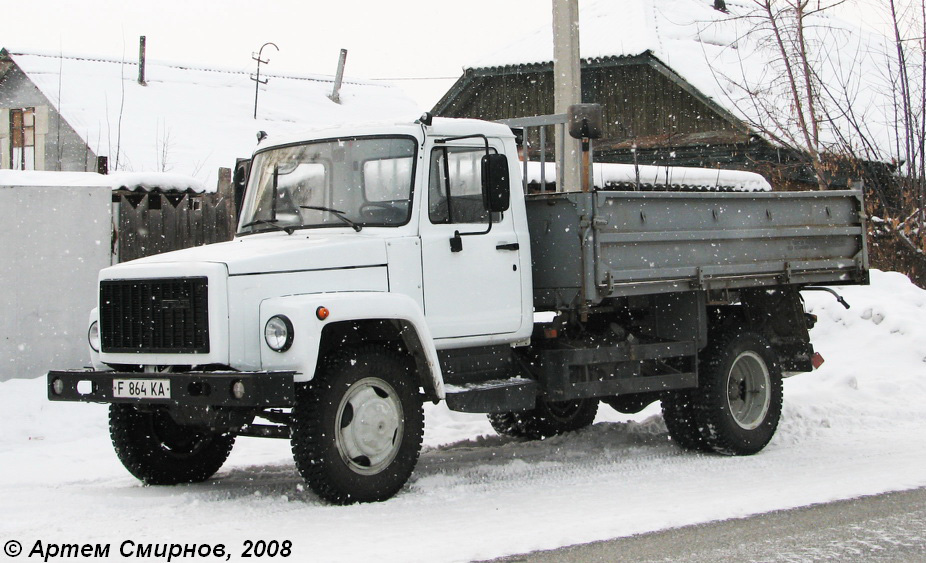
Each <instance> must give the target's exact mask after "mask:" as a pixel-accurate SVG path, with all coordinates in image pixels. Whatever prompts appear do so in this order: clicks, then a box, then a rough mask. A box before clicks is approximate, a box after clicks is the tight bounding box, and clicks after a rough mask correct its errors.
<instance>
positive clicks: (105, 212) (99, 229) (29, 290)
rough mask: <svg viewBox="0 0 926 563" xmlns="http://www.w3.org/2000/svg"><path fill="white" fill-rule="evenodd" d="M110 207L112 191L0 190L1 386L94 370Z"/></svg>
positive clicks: (90, 188) (107, 249) (16, 187)
mask: <svg viewBox="0 0 926 563" xmlns="http://www.w3.org/2000/svg"><path fill="white" fill-rule="evenodd" d="M111 200H112V192H111V190H110V188H108V187H18V186H14V187H10V186H0V264H2V268H3V269H2V272H0V381H4V380H7V379H12V378H32V377H39V376H41V375H44V373H45V372H46V371H48V370H49V369H52V368H80V367H83V366H86V365H89V363H90V356H89V353H88V351H87V319H88V318H89V315H90V310H91V309H92V308H93V307H95V306H96V291H97V290H96V288H97V274H98V272H99V270H100V269H101V268H105V267H106V266H109V263H110V233H111V217H112V215H111V209H110V207H111Z"/></svg>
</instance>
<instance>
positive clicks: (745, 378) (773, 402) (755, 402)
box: [693, 332, 783, 455]
mask: <svg viewBox="0 0 926 563" xmlns="http://www.w3.org/2000/svg"><path fill="white" fill-rule="evenodd" d="M700 379H701V385H700V387H699V388H698V389H697V390H696V391H695V392H694V393H693V398H694V403H695V404H696V407H697V408H696V409H695V413H694V414H695V418H696V422H697V424H698V427H699V429H700V433H701V437H702V438H703V440H704V442H705V443H706V444H707V445H708V446H709V447H710V448H711V449H713V450H714V451H716V452H718V453H722V454H726V455H750V454H754V453H757V452H759V451H761V450H762V449H763V448H764V447H765V446H766V445H767V444H768V443H769V441H770V440H771V439H772V437H773V436H774V435H775V430H776V429H777V428H778V421H779V420H780V419H781V405H782V397H783V392H782V380H781V369H780V368H779V366H778V362H777V361H776V359H775V354H774V351H773V350H772V348H771V346H770V345H769V344H768V342H767V341H766V340H765V338H763V337H761V336H760V335H758V334H755V333H751V332H742V333H731V334H727V335H724V336H721V337H720V338H719V339H717V341H716V343H715V344H714V345H712V346H709V347H708V349H707V350H706V352H705V353H704V355H703V356H702V360H701V373H700Z"/></svg>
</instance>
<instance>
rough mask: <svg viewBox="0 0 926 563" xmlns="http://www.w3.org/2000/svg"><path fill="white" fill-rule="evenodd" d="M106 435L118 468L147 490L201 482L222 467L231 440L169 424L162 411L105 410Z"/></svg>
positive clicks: (126, 407)
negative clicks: (124, 470)
mask: <svg viewBox="0 0 926 563" xmlns="http://www.w3.org/2000/svg"><path fill="white" fill-rule="evenodd" d="M109 433H110V436H111V437H112V441H113V447H114V449H115V450H116V455H117V456H118V457H119V460H120V461H121V462H122V465H124V466H125V468H126V469H128V470H129V473H131V474H132V475H134V476H135V477H137V478H138V479H140V480H141V481H143V482H144V483H145V484H147V485H175V484H177V483H198V482H201V481H205V480H206V479H208V478H209V477H211V476H212V475H213V474H215V472H216V471H218V470H219V468H221V467H222V464H224V463H225V460H226V459H228V454H230V453H231V450H232V446H234V445H235V436H234V435H231V434H221V433H219V432H214V431H212V430H209V429H207V428H198V427H193V426H184V425H180V424H177V423H176V422H174V419H173V418H171V416H170V414H169V413H168V412H167V411H165V410H163V409H155V410H150V411H145V410H139V409H137V408H136V407H135V406H134V405H128V404H113V405H110V406H109Z"/></svg>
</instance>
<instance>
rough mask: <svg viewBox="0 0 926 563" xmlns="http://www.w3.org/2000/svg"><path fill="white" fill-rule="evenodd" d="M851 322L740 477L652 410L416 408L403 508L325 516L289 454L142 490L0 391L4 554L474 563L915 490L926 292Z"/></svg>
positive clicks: (249, 450) (31, 394) (925, 396)
mask: <svg viewBox="0 0 926 563" xmlns="http://www.w3.org/2000/svg"><path fill="white" fill-rule="evenodd" d="M874 274H875V277H874V282H875V283H874V285H873V286H872V287H869V288H847V289H846V290H845V291H844V293H845V296H846V298H847V299H848V300H849V301H850V303H852V305H853V307H852V309H850V310H848V311H845V310H843V309H842V308H841V307H840V306H839V305H838V304H836V303H835V301H833V300H832V298H831V297H830V296H828V295H823V294H812V295H808V308H809V309H811V310H812V311H813V312H814V313H816V314H818V315H819V316H820V323H819V324H818V326H817V328H816V329H814V332H813V337H814V339H815V343H816V346H817V349H818V350H819V351H820V352H821V353H822V354H823V355H824V356H825V357H826V358H827V363H826V364H825V365H824V366H823V368H822V369H821V370H819V371H818V372H816V373H814V374H805V375H801V376H797V377H795V378H792V379H789V380H787V381H786V384H785V411H784V417H783V421H782V425H781V427H780V428H779V431H778V434H777V436H776V437H775V439H774V440H773V441H772V443H771V444H770V445H769V447H768V448H767V449H766V450H765V451H763V452H762V453H761V454H759V455H756V456H752V457H742V458H724V457H719V456H714V455H695V454H691V453H686V452H682V451H680V450H678V449H677V448H675V447H674V446H673V445H672V444H671V443H670V442H669V439H668V436H667V434H666V432H665V428H664V426H663V424H662V419H661V417H660V416H659V414H658V408H655V406H654V407H650V408H649V409H647V410H646V411H644V412H643V413H641V414H639V415H635V416H633V417H627V416H624V415H619V414H617V413H615V412H614V411H611V410H610V409H607V408H606V407H602V411H601V413H600V414H599V418H598V420H597V421H596V424H595V425H593V426H592V427H590V428H588V429H585V430H583V431H580V432H577V433H574V434H571V435H566V436H559V437H556V438H552V439H549V440H545V441H541V442H517V441H513V440H510V439H506V438H499V437H497V436H495V435H494V434H493V433H492V431H491V429H490V427H489V425H488V423H487V422H486V421H485V418H484V417H482V416H479V415H463V414H459V413H451V412H449V411H447V410H446V409H444V408H443V407H442V406H441V407H428V408H427V409H426V412H427V431H426V434H425V444H426V449H425V451H424V452H423V454H422V456H421V461H420V463H419V465H418V469H417V470H416V472H415V474H414V475H413V476H412V480H411V482H410V484H409V486H408V487H406V489H404V490H403V491H402V493H400V494H399V495H398V496H397V497H396V498H394V499H392V500H390V501H388V502H385V503H379V504H373V505H361V506H349V507H333V506H326V505H324V504H322V503H321V502H320V501H319V500H318V499H317V498H316V497H315V496H314V495H313V494H312V493H311V492H309V491H308V490H307V489H305V488H304V487H303V486H302V484H301V481H300V479H299V477H298V475H297V473H296V471H295V469H294V467H293V464H292V461H291V457H290V454H289V448H288V444H287V443H286V442H283V441H273V440H260V439H240V440H239V443H238V445H237V446H236V448H235V451H234V452H233V453H232V456H231V458H230V460H229V462H228V463H227V465H226V466H225V467H224V468H223V469H222V471H220V472H219V474H218V475H217V477H216V479H214V480H212V481H209V482H207V483H203V484H199V485H191V486H179V487H167V488H150V487H149V488H146V487H142V486H140V485H139V483H138V482H137V481H135V480H134V479H133V478H132V477H131V476H129V475H128V473H127V472H125V470H124V469H123V468H122V467H121V466H120V465H119V462H118V461H117V460H116V458H115V455H114V454H113V452H112V448H111V445H110V444H109V438H108V434H107V430H106V408H105V407H104V406H101V405H82V404H60V403H55V404H53V403H49V402H47V401H46V400H45V398H44V393H45V390H44V385H43V382H42V381H41V380H32V381H10V382H6V383H0V409H2V412H3V413H4V432H3V434H2V435H0V512H2V514H4V515H5V517H4V518H2V519H0V543H2V542H6V541H8V540H10V539H15V540H16V541H19V542H21V543H22V544H23V546H25V547H26V550H27V552H28V550H29V548H30V547H31V546H33V545H34V543H35V542H36V541H38V540H42V541H44V542H72V543H73V542H79V543H99V544H110V545H112V550H113V551H114V552H115V553H118V549H119V546H120V544H121V543H122V542H123V541H125V540H133V541H135V542H147V543H194V542H196V543H200V544H202V543H211V544H217V543H222V544H225V545H226V546H228V549H229V551H230V552H231V553H232V554H233V555H234V557H233V558H232V559H233V560H235V559H237V556H238V555H240V552H241V549H242V548H241V546H242V545H243V542H244V541H245V540H248V539H250V540H258V539H264V540H272V539H276V540H281V541H282V540H289V541H291V542H292V545H293V555H294V556H295V555H298V556H299V560H307V559H308V558H310V557H311V559H312V560H313V561H360V560H369V559H372V558H374V557H375V558H376V560H378V561H467V560H473V559H487V558H492V557H498V556H503V555H507V554H516V553H526V552H530V551H533V550H541V549H552V548H556V547H560V546H565V545H572V544H577V543H587V542H592V541H596V540H602V539H609V538H615V537H623V536H629V535H632V534H639V533H644V532H650V531H655V530H664V529H668V528H673V527H680V526H686V525H690V524H697V523H703V522H709V521H713V520H720V519H728V518H736V517H743V516H748V515H753V514H759V513H763V512H768V511H773V510H780V509H787V508H793V507H799V506H807V505H810V504H814V503H823V502H827V501H832V500H837V499H848V498H855V497H859V496H862V495H872V494H877V493H882V492H886V491H894V490H903V489H911V488H916V487H923V486H926V407H924V406H923V405H924V404H926V322H924V319H926V315H924V313H926V292H923V291H921V290H919V289H916V288H915V287H913V286H912V285H911V284H909V282H908V281H907V280H906V278H903V277H902V276H899V275H896V274H882V273H880V272H874Z"/></svg>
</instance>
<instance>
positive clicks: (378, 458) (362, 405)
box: [336, 378, 404, 474]
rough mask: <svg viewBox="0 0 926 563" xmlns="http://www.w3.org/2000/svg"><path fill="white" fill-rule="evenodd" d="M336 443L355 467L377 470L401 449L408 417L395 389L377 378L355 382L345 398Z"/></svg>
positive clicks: (346, 460)
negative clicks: (406, 417) (405, 422)
mask: <svg viewBox="0 0 926 563" xmlns="http://www.w3.org/2000/svg"><path fill="white" fill-rule="evenodd" d="M338 413H339V417H338V420H339V429H338V432H337V436H336V438H337V439H336V444H337V447H338V452H339V453H340V454H341V458H342V459H343V460H344V461H345V463H347V465H348V467H350V468H351V470H353V471H355V472H357V473H361V474H375V473H378V472H380V471H382V470H383V469H384V468H385V467H387V466H388V465H389V464H390V463H391V462H392V460H393V459H395V456H396V454H397V453H398V451H399V446H400V445H401V437H402V428H403V426H404V420H403V416H402V405H401V403H400V402H399V399H398V397H397V395H396V392H395V390H394V389H393V388H392V387H391V386H389V385H388V384H387V383H385V382H384V381H382V380H380V379H376V378H367V379H363V380H361V381H358V382H357V383H355V384H353V385H352V386H351V388H350V389H349V390H348V392H347V393H346V394H345V396H344V398H343V400H342V401H341V406H340V409H339V411H338Z"/></svg>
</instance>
